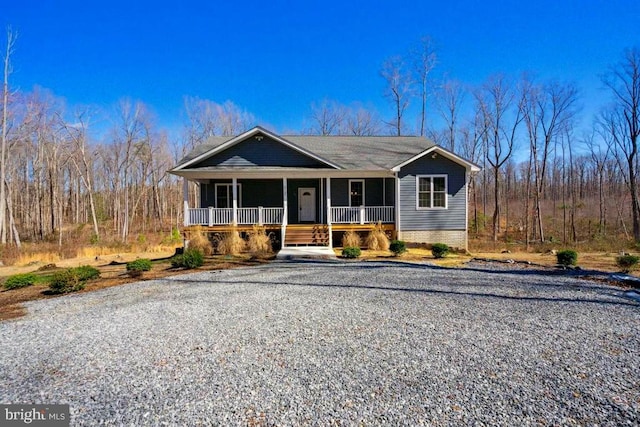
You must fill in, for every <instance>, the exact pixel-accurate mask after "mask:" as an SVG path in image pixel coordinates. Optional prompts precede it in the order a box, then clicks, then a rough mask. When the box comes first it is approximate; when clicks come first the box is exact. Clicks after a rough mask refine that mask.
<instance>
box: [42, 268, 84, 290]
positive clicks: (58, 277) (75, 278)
mask: <svg viewBox="0 0 640 427" xmlns="http://www.w3.org/2000/svg"><path fill="white" fill-rule="evenodd" d="M49 289H50V290H51V292H53V293H55V294H65V293H67V292H75V291H79V290H81V289H84V281H82V280H80V275H79V273H78V271H77V269H75V268H68V269H66V270H62V271H58V272H56V273H55V274H54V275H53V276H52V277H51V281H50V282H49Z"/></svg>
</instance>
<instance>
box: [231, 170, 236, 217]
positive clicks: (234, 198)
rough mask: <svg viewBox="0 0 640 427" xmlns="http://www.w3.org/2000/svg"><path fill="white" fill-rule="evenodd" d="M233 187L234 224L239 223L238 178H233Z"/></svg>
mask: <svg viewBox="0 0 640 427" xmlns="http://www.w3.org/2000/svg"><path fill="white" fill-rule="evenodd" d="M231 188H232V192H233V217H232V218H233V225H237V224H238V178H232V179H231Z"/></svg>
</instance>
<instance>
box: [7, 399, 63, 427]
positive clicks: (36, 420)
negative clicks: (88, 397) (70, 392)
mask: <svg viewBox="0 0 640 427" xmlns="http://www.w3.org/2000/svg"><path fill="white" fill-rule="evenodd" d="M69 422H70V419H69V405H22V404H17V405H0V425H1V426H25V425H29V426H47V427H69Z"/></svg>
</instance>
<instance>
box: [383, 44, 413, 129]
mask: <svg viewBox="0 0 640 427" xmlns="http://www.w3.org/2000/svg"><path fill="white" fill-rule="evenodd" d="M380 74H381V75H382V77H383V78H384V79H385V81H386V82H387V87H386V90H385V93H384V94H385V97H387V98H388V99H389V101H390V102H391V104H392V105H393V108H394V110H395V117H394V119H393V120H392V121H390V122H388V123H387V124H388V125H390V126H392V127H393V128H394V129H395V134H396V135H397V136H400V135H402V130H403V122H402V119H403V117H404V113H405V111H406V109H407V106H408V105H409V100H410V99H411V96H412V95H413V89H412V87H413V80H412V78H411V74H410V73H409V72H408V71H407V69H406V66H405V63H404V60H403V59H402V57H401V56H392V57H391V58H388V59H387V60H386V61H384V63H383V64H382V70H381V71H380Z"/></svg>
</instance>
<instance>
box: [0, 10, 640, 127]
mask: <svg viewBox="0 0 640 427" xmlns="http://www.w3.org/2000/svg"><path fill="white" fill-rule="evenodd" d="M2 3H4V4H3V5H2V7H1V8H0V11H1V12H0V20H1V21H0V24H2V25H3V26H6V25H11V26H12V27H13V29H14V30H16V31H17V32H18V33H19V39H18V42H17V46H16V52H15V55H14V57H13V64H14V74H13V76H12V83H13V85H14V87H17V88H19V89H21V90H25V91H28V90H31V88H32V87H33V86H35V85H39V86H42V87H44V88H47V89H50V90H51V91H53V92H54V93H55V94H56V95H59V96H62V97H64V98H66V100H67V102H68V104H70V105H72V106H73V105H75V104H97V105H99V106H102V107H105V108H108V107H109V106H110V105H113V104H114V103H115V102H116V101H117V100H118V99H120V98H122V97H131V98H133V99H139V100H141V101H143V102H145V103H147V104H148V105H149V106H150V107H151V108H152V110H153V111H155V113H156V114H157V116H158V123H159V124H160V125H163V126H168V127H174V128H175V127H177V126H179V125H180V124H181V123H182V121H183V117H182V116H181V109H182V105H183V97H184V96H185V95H190V96H198V97H200V98H206V99H211V100H214V101H216V102H220V103H222V102H224V101H226V100H231V101H233V102H235V103H236V104H238V105H239V106H241V107H243V108H245V109H246V110H248V111H250V112H251V113H253V114H254V115H255V116H256V117H257V119H258V122H259V123H261V124H264V125H266V126H268V127H271V128H272V129H273V130H275V131H278V132H286V131H288V130H300V129H301V128H302V126H303V123H304V118H305V117H306V116H307V115H308V113H309V107H310V104H311V103H312V102H313V101H320V100H322V99H323V98H330V99H335V100H337V101H340V102H343V103H350V102H353V101H361V102H363V103H365V104H370V105H374V106H375V107H377V108H378V110H379V111H380V112H381V113H383V115H387V116H389V115H390V114H389V113H390V109H389V108H388V106H387V103H386V101H385V100H384V98H383V96H382V94H383V89H384V82H383V81H382V79H381V77H380V76H379V70H380V66H381V64H382V62H383V61H384V59H385V58H387V57H389V56H391V55H394V54H401V53H404V52H406V50H407V49H408V48H409V47H410V45H411V44H412V43H415V42H416V41H417V40H418V39H419V38H420V36H422V35H430V36H431V37H432V38H433V39H434V40H435V41H436V43H437V44H438V47H439V65H438V70H439V72H440V73H443V72H446V73H447V74H448V75H449V76H451V77H453V78H456V79H458V80H461V81H462V82H464V83H468V84H477V83H480V82H482V81H483V80H484V79H485V78H486V77H487V76H489V75H490V74H492V73H497V72H503V73H506V74H508V75H511V76H514V77H517V76H518V75H519V74H520V73H521V72H523V71H533V72H536V73H538V75H539V76H540V77H542V78H555V79H559V80H571V81H574V82H575V83H576V84H577V85H578V86H579V87H580V89H581V90H582V95H583V96H582V103H583V104H584V105H585V111H587V112H588V111H590V110H595V108H596V107H594V105H595V104H596V103H604V99H603V97H605V94H604V93H603V92H602V91H601V90H600V87H601V84H600V80H599V78H598V75H599V74H600V73H602V72H604V71H605V70H606V68H607V66H608V65H609V64H612V63H615V62H616V61H617V60H618V59H619V58H620V55H621V52H622V50H623V49H624V48H625V47H630V46H633V45H640V31H639V30H638V28H639V27H638V25H639V23H640V1H637V0H537V1H532V2H525V1H479V0H465V1H455V0H450V1H443V0H438V1H411V2H408V1H406V2H405V1H398V0H395V1H369V2H366V1H358V2H349V1H347V0H342V1H334V0H324V1H315V2H312V1H300V2H294V1H280V0H272V1H241V0H238V1H199V2H194V1H186V0H185V1H183V2H162V1H160V2H159V1H153V2H151V1H135V0H129V1H127V2H122V1H106V2H91V1H81V2H72V1H48V0H41V1H33V0H23V1H9V0H3V2H2ZM3 38H4V37H3ZM0 44H2V45H4V41H2V42H0Z"/></svg>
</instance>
